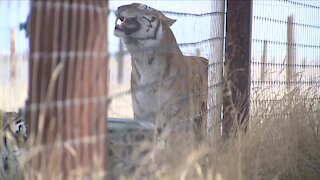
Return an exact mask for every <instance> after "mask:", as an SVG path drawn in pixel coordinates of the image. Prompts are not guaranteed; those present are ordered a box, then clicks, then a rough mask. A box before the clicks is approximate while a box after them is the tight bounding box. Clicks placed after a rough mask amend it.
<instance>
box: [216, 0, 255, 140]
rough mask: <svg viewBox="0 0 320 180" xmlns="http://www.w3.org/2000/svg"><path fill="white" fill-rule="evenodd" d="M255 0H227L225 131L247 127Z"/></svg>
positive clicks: (230, 131) (226, 136) (229, 133)
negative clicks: (253, 6) (253, 3)
mask: <svg viewBox="0 0 320 180" xmlns="http://www.w3.org/2000/svg"><path fill="white" fill-rule="evenodd" d="M251 21H252V0H241V1H238V0H227V19H226V60H225V68H224V70H225V72H224V77H225V83H224V95H223V120H222V134H223V137H224V138H228V137H230V136H232V133H233V132H234V130H235V128H236V127H240V128H241V129H242V130H244V131H245V130H246V129H247V125H248V118H249V102H250V97H249V96H250V62H251V60H250V59H251Z"/></svg>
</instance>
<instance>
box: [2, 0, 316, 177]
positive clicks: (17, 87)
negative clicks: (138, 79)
mask: <svg viewBox="0 0 320 180" xmlns="http://www.w3.org/2000/svg"><path fill="white" fill-rule="evenodd" d="M109 3H110V7H109V9H103V10H99V12H101V11H102V12H103V13H105V14H109V24H108V29H109V32H108V33H109V34H108V38H109V42H108V45H109V49H108V50H107V49H106V52H107V51H109V52H110V54H108V58H109V79H108V82H109V83H108V86H109V92H108V96H99V97H93V98H94V100H95V101H94V102H93V103H101V102H108V104H109V107H108V117H109V118H122V119H125V120H131V119H133V111H132V102H131V89H130V74H131V59H130V54H129V53H128V51H127V50H126V49H125V48H124V47H121V45H120V43H121V42H119V41H118V39H116V38H115V37H114V35H113V34H112V33H113V31H112V29H113V26H114V22H115V15H114V12H115V10H116V7H117V6H119V5H121V4H123V2H121V1H120V2H119V1H113V0H111V1H109ZM185 3H186V4H183V5H181V2H180V1H172V2H171V1H170V2H169V1H168V2H166V3H162V2H160V1H152V2H150V6H151V7H152V6H153V7H159V8H157V9H159V10H162V12H163V13H164V14H165V15H167V16H169V17H170V18H173V19H177V23H175V25H174V26H172V29H173V31H174V34H175V36H176V38H177V41H178V44H179V47H180V49H181V50H182V52H183V53H184V54H185V55H189V56H191V55H195V56H202V57H205V58H206V59H208V60H209V84H208V87H209V97H208V99H209V104H208V111H212V112H213V113H212V115H211V116H210V115H209V122H208V124H209V126H211V125H212V122H213V121H215V122H220V120H221V116H222V115H221V108H222V96H223V94H222V87H223V83H224V78H223V70H224V69H223V68H224V67H223V66H224V57H225V54H224V48H225V47H224V42H225V27H224V19H225V15H226V14H227V13H228V12H225V2H224V1H199V2H191V1H188V2H185ZM38 4H39V3H38ZM44 4H46V5H48V4H50V3H44ZM0 6H1V11H2V10H3V11H2V12H5V13H4V14H5V16H4V17H3V19H4V20H5V21H1V22H4V23H2V24H1V27H0V37H1V39H4V41H3V42H2V43H1V46H0V48H1V49H0V74H1V75H0V109H1V110H5V111H17V110H18V108H20V107H23V106H24V105H25V100H26V99H27V92H28V88H30V87H28V86H29V84H28V78H27V76H28V74H29V71H28V70H29V66H30V65H29V62H28V58H29V57H30V54H29V47H28V46H29V45H28V39H27V38H25V32H24V31H20V30H19V24H20V23H21V22H24V21H25V20H26V18H27V15H28V13H29V10H30V4H28V3H26V2H22V1H21V2H19V1H3V2H0ZM49 6H50V5H49ZM54 6H56V5H55V4H51V7H50V8H52V7H54ZM57 6H58V5H57ZM178 6H179V11H176V9H177V7H178ZM59 7H60V8H61V9H64V8H66V6H64V8H63V5H62V6H59ZM190 7H192V9H191V8H190ZM50 8H49V9H50ZM68 8H75V9H76V8H77V7H76V5H75V6H70V7H68ZM81 8H84V9H86V7H85V6H81ZM5 9H6V10H5ZM58 9H59V8H58ZM61 9H60V10H57V11H59V12H63V10H61ZM89 9H90V8H89ZM319 9H320V3H318V2H317V1H291V0H273V1H269V0H254V1H253V14H252V42H251V43H252V44H251V47H252V51H251V57H252V58H251V99H250V100H251V102H252V103H251V104H252V106H251V109H252V111H251V116H253V115H252V114H254V115H261V113H257V112H256V111H257V110H261V107H264V108H265V112H266V113H265V114H262V115H263V116H267V115H276V114H275V112H274V111H272V109H271V107H270V102H279V107H277V108H282V107H283V106H282V105H281V103H283V102H284V101H296V102H301V100H303V102H306V103H308V104H310V103H312V102H314V101H319V97H320V96H319V92H320V91H319V90H320V89H319V87H320V86H319V83H320V80H319V78H320V59H319V58H320V56H319V52H320V51H319V48H320V44H319V42H320V39H319V36H318V34H319V33H320V32H319V31H320V24H319V22H318V21H317V19H319V16H320V11H319ZM10 12H17V13H10ZM47 16H49V15H47ZM74 16H75V15H73V16H71V17H74ZM45 17H46V16H43V17H42V18H45ZM38 18H39V17H38ZM57 21H58V20H57ZM64 22H65V23H68V21H64ZM60 23H61V22H60ZM61 25H65V24H61ZM37 28H39V29H38V31H40V32H41V30H43V28H45V27H37ZM46 28H48V27H46ZM80 28H81V27H80ZM54 30H57V29H54ZM73 30H74V31H76V30H75V29H73ZM62 31H63V29H62ZM60 38H61V37H60ZM62 39H63V38H62ZM120 49H121V50H120ZM33 55H36V54H33ZM51 55H52V57H55V58H58V59H60V60H61V57H60V56H61V54H51ZM82 55H83V54H82ZM89 55H92V54H90V53H89ZM67 56H72V57H75V54H64V55H63V57H64V58H66V57H67ZM93 56H94V55H93ZM93 56H90V57H93ZM39 57H40V56H39ZM103 57H106V54H103ZM62 59H63V58H62ZM62 61H63V60H62ZM85 72H87V73H88V74H89V71H85ZM65 73H67V72H65ZM79 76H80V75H79ZM66 77H67V76H66ZM61 87H62V86H61ZM68 87H70V86H68ZM141 88H142V89H143V88H145V87H141ZM297 89H298V93H296V92H295V93H293V94H294V96H290V97H289V98H286V97H287V94H288V93H290V92H293V91H295V90H297ZM41 92H44V91H41ZM60 93H61V92H60ZM58 94H59V93H58ZM60 95H61V94H60ZM298 95H304V96H298ZM305 95H306V96H305ZM91 100H92V99H91ZM89 101H90V99H89ZM73 103H76V104H77V103H79V102H78V101H74V99H69V101H65V100H61V101H57V102H53V106H56V105H58V106H64V105H67V106H69V105H71V104H73ZM35 105H36V106H37V107H38V106H41V104H35ZM30 107H32V105H31V106H30ZM312 111H313V108H310V112H312ZM61 112H62V111H61ZM78 113H79V114H81V113H80V112H78ZM268 113H269V114H268ZM69 115H70V114H69ZM75 117H80V115H78V116H75ZM101 117H103V115H102V116H101ZM91 118H97V117H96V114H94V115H92V116H91ZM67 119H70V117H68V118H67ZM69 126H70V124H69ZM148 127H149V126H148ZM111 132H113V131H111ZM110 137H111V138H114V139H115V140H117V139H119V136H117V135H115V133H113V134H111V136H110ZM138 139H139V138H138ZM113 145H114V144H113ZM119 147H120V146H119ZM122 149H123V147H122ZM113 153H114V152H113ZM120 158H121V155H120ZM118 165H119V164H118ZM118 173H119V172H118ZM120 173H121V171H120Z"/></svg>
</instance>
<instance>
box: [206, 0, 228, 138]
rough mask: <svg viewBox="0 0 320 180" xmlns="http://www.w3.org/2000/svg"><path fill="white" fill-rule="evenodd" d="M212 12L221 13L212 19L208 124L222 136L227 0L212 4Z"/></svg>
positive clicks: (216, 1)
mask: <svg viewBox="0 0 320 180" xmlns="http://www.w3.org/2000/svg"><path fill="white" fill-rule="evenodd" d="M211 6H212V9H213V10H212V11H214V12H219V15H218V16H214V17H212V32H211V33H212V37H215V38H216V39H215V40H213V41H212V42H211V44H210V45H211V47H212V57H211V58H209V68H208V71H209V72H208V86H209V90H208V109H209V112H208V122H207V127H208V131H209V132H210V133H212V131H213V133H217V134H221V130H220V129H221V109H222V108H221V107H222V86H221V84H222V82H223V59H224V58H223V55H224V30H225V29H224V27H225V26H224V25H225V24H224V23H225V13H224V12H225V0H215V1H212V2H211Z"/></svg>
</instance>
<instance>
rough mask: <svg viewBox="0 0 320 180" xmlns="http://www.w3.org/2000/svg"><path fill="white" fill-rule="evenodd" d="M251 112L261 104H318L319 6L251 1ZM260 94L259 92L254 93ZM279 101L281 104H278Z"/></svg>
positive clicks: (292, 1) (295, 0)
mask: <svg viewBox="0 0 320 180" xmlns="http://www.w3.org/2000/svg"><path fill="white" fill-rule="evenodd" d="M253 7H254V8H253V15H252V16H253V17H252V21H253V26H252V32H253V34H252V63H251V79H252V80H251V83H252V92H251V95H252V97H251V99H252V102H253V103H252V107H251V108H252V109H259V108H258V107H259V105H260V106H261V104H265V103H264V102H266V101H268V102H272V101H275V100H277V102H278V103H286V102H287V101H288V99H287V98H284V96H286V95H288V94H290V93H292V92H293V91H298V92H299V93H294V96H293V97H292V98H291V99H294V98H295V96H302V97H303V98H302V97H300V98H302V99H300V100H301V101H302V100H305V101H306V102H309V103H312V102H313V101H317V99H318V97H319V95H320V94H319V90H320V81H319V80H320V66H319V65H320V53H319V52H320V51H319V50H320V44H319V42H320V39H319V36H318V34H319V33H320V23H319V21H317V20H316V19H318V18H319V17H320V11H319V7H320V3H319V2H318V1H298V0H276V1H263V0H255V1H253ZM257 91H260V93H257ZM281 100H282V101H281ZM262 106H263V105H262Z"/></svg>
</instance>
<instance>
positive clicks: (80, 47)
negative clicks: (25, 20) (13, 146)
mask: <svg viewBox="0 0 320 180" xmlns="http://www.w3.org/2000/svg"><path fill="white" fill-rule="evenodd" d="M107 30H108V1H95V0H90V1H89V0H88V1H84V0H82V1H80V0H79V1H69V0H61V1H41V0H33V1H32V5H31V19H30V56H29V62H30V66H29V93H28V96H29V100H28V102H27V124H28V131H29V132H28V134H29V139H28V145H29V149H30V151H31V152H34V156H32V158H31V162H30V166H28V167H29V168H30V171H28V172H31V173H32V174H31V175H30V176H31V177H35V176H36V177H41V178H43V179H105V177H106V166H107V152H108V150H107V123H106V115H107V113H106V111H107V103H106V97H107V85H108V44H107V43H108V39H107V34H108V33H107ZM31 179H35V178H31Z"/></svg>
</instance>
